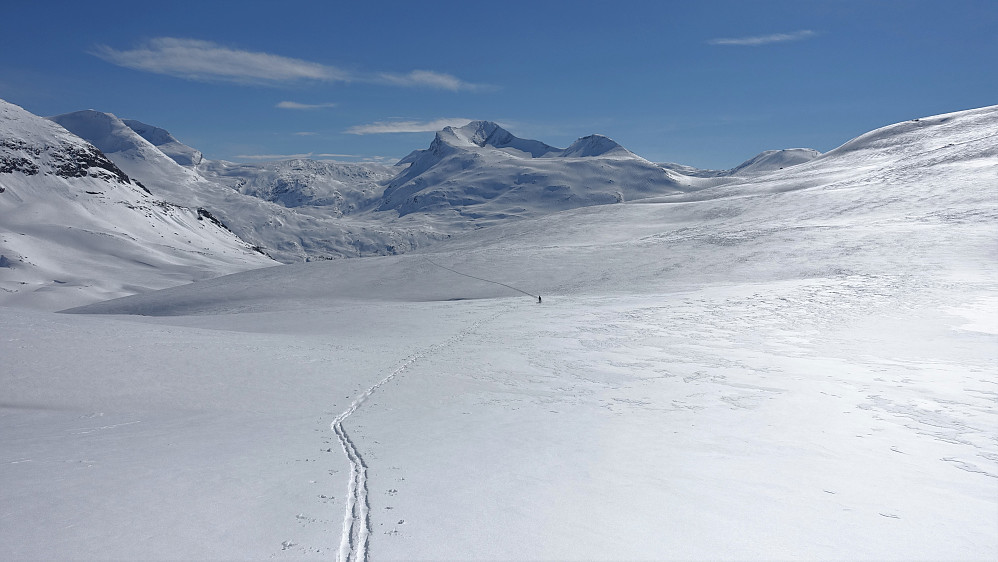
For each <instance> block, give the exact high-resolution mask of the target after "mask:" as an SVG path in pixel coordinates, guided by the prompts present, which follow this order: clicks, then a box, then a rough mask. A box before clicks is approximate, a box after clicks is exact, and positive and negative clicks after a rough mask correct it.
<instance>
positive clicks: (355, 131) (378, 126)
mask: <svg viewBox="0 0 998 562" xmlns="http://www.w3.org/2000/svg"><path fill="white" fill-rule="evenodd" d="M470 122H471V119H459V118H453V119H434V120H433V121H375V122H374V123H368V124H366V125H355V126H353V127H350V128H349V129H347V130H346V132H347V133H349V134H351V135H377V134H386V133H427V132H433V131H439V130H440V129H443V128H444V127H463V126H465V125H467V124H468V123H470Z"/></svg>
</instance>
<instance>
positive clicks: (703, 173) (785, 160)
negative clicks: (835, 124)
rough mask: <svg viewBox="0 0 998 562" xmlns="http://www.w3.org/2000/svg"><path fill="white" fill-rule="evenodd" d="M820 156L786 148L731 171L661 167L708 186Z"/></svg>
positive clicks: (765, 153)
mask: <svg viewBox="0 0 998 562" xmlns="http://www.w3.org/2000/svg"><path fill="white" fill-rule="evenodd" d="M818 156H821V153H820V152H818V151H817V150H814V149H813V148H785V149H783V150H766V151H763V152H760V153H759V154H756V155H755V156H753V157H752V158H749V159H748V160H746V161H744V162H742V163H741V164H739V165H737V166H735V167H734V168H731V169H730V170H701V169H699V168H694V167H693V166H687V165H685V164H676V163H673V162H665V163H662V164H659V165H660V166H662V167H663V168H665V169H667V170H671V171H673V172H676V173H679V174H682V175H684V176H689V177H691V178H700V179H707V180H708V181H706V182H705V181H696V180H693V181H694V183H695V184H696V185H700V186H707V185H721V184H724V183H732V182H735V181H739V180H740V179H741V178H742V177H745V176H754V175H759V174H764V173H768V172H773V171H776V170H782V169H784V168H789V167H791V166H796V165H797V164H803V163H804V162H809V161H811V160H814V159H815V158H817V157H818Z"/></svg>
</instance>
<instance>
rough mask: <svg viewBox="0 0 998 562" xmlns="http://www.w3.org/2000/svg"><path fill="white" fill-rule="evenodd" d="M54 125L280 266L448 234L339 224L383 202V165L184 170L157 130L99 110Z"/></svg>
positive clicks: (393, 249)
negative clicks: (214, 220) (380, 197)
mask: <svg viewBox="0 0 998 562" xmlns="http://www.w3.org/2000/svg"><path fill="white" fill-rule="evenodd" d="M51 119H53V120H55V121H56V122H59V123H60V124H63V125H64V126H66V127H67V128H68V129H69V130H70V131H72V132H73V133H75V134H77V135H79V136H81V137H83V138H85V139H87V140H88V141H90V142H92V143H94V144H96V145H97V146H98V148H101V149H102V150H103V151H104V153H105V154H106V155H107V157H108V158H110V159H111V160H112V161H114V162H115V164H117V165H118V166H119V167H120V168H121V169H123V170H124V171H125V172H126V173H128V175H129V176H131V177H133V178H136V179H137V180H138V181H141V182H142V184H143V185H145V186H146V187H148V188H149V190H150V191H151V192H152V193H153V194H154V195H155V196H156V197H160V198H163V199H165V200H167V201H170V202H171V203H175V204H178V205H184V206H192V207H201V208H205V209H207V210H209V211H210V212H211V213H212V214H213V215H214V216H216V217H218V218H219V219H220V220H221V221H222V222H223V223H225V225H226V226H228V227H229V228H230V229H232V231H233V232H234V233H236V234H237V235H238V236H239V237H240V238H241V239H243V240H245V241H246V242H248V243H250V244H252V245H254V246H257V247H260V248H262V249H263V250H264V251H266V252H267V254H268V255H269V256H271V257H273V258H274V259H277V260H279V261H282V262H284V263H293V262H301V261H306V260H314V259H331V258H339V257H354V256H360V255H379V254H391V253H397V252H404V251H407V250H409V249H411V248H413V247H415V246H417V245H422V244H425V243H427V242H428V241H430V240H433V239H434V238H442V237H444V236H446V234H444V233H439V232H437V231H436V230H435V227H434V226H432V225H429V226H424V225H421V224H398V225H396V224H393V223H392V221H391V219H392V218H393V217H388V216H386V217H375V218H374V220H371V218H369V217H361V218H348V217H343V216H342V215H344V214H346V213H353V212H355V211H357V210H358V209H364V208H370V207H371V205H372V199H374V198H375V197H376V196H377V195H378V194H380V189H381V188H380V187H379V186H378V181H380V180H381V179H383V178H387V177H390V175H391V172H390V170H392V168H391V167H389V166H383V165H379V164H341V163H334V162H315V161H309V160H291V161H283V162H270V163H263V164H233V163H230V162H222V161H210V160H204V159H202V160H201V161H200V163H199V164H198V165H197V166H182V165H181V164H180V163H178V161H177V160H176V159H175V158H171V157H170V156H168V155H167V154H165V153H164V152H162V151H161V150H160V148H159V147H157V146H155V145H154V143H155V142H160V141H165V142H163V143H162V144H160V145H159V146H160V147H163V146H165V147H166V148H167V150H169V151H171V153H173V154H174V156H176V153H178V152H179V153H181V154H184V153H187V151H186V150H184V147H183V145H180V147H178V146H177V144H175V143H174V141H170V140H169V139H172V138H173V137H172V136H171V135H170V134H169V133H167V132H166V131H164V130H162V129H154V128H150V127H149V126H136V127H135V129H133V128H131V127H129V126H128V125H127V124H126V123H125V122H123V121H121V120H120V119H118V118H117V117H115V116H114V115H112V114H110V113H101V112H96V111H81V112H74V113H69V114H65V115H59V116H56V117H52V118H51ZM133 123H135V122H134V121H133ZM140 133H141V134H144V135H146V136H148V137H149V139H152V141H154V142H150V141H149V140H148V139H146V138H144V137H143V136H141V135H140ZM181 160H183V159H181ZM295 205H297V206H295Z"/></svg>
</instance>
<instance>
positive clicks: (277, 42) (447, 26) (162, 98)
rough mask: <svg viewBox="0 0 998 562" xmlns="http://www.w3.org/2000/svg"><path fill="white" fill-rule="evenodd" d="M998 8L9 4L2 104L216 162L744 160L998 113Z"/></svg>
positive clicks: (0, 73) (0, 67) (957, 4)
mask: <svg viewBox="0 0 998 562" xmlns="http://www.w3.org/2000/svg"><path fill="white" fill-rule="evenodd" d="M996 30H998V2H995V1H992V0H982V1H962V0H947V1H933V2H925V1H918V0H910V1H876V0H864V1H860V2H854V1H848V0H842V1H805V0H796V1H782V2H771V1H762V0H760V1H753V2H750V1H736V0H726V1H711V0H704V1H697V2H692V1H690V2H670V1H665V0H660V1H650V2H636V1H634V2H632V1H627V0H619V1H616V2H606V1H602V2H593V1H585V0H575V1H566V2H555V1H543V0H533V1H528V2H522V1H519V0H504V1H503V2H491V3H483V2H467V1H457V2H450V1H443V2H424V3H417V2H382V1H377V0H371V1H366V2H297V1H284V2H280V3H278V2H262V1H252V0H244V1H238V2H227V1H221V0H215V1H207V2H205V1H203V0H202V1H199V2H185V1H182V0H177V1H171V2H160V3H141V4H138V3H135V2H133V1H132V2H117V1H99V0H97V1H90V2H78V1H73V2H60V1H49V2H12V3H9V5H7V6H5V7H4V9H3V18H2V19H0V98H3V99H5V100H7V101H9V102H11V103H15V104H17V105H20V106H21V107H24V108H25V109H27V110H28V111H31V112H32V113H35V114H38V115H57V114H61V113H67V112H71V111H77V110H81V109H96V110H99V111H106V112H110V113H113V114H115V115H117V116H118V117H121V118H128V119H137V120H139V121H142V122H145V123H148V124H151V125H155V126H158V127H162V128H164V129H167V130H169V131H170V132H171V133H173V135H174V136H175V137H177V138H178V139H179V140H180V141H182V142H184V143H185V144H188V145H190V146H193V147H195V148H197V149H199V150H201V151H202V152H203V153H204V154H205V156H206V157H207V158H210V159H221V160H232V161H241V162H249V161H256V160H263V159H277V158H283V157H300V156H311V157H312V158H317V159H335V160H341V161H363V160H374V161H383V162H388V163H394V162H395V161H396V160H397V159H399V158H401V157H403V156H405V155H406V154H408V153H409V152H411V151H412V150H416V149H422V148H426V146H427V145H428V144H429V142H430V141H431V140H432V139H433V134H434V131H436V130H439V129H440V128H442V127H444V126H447V125H461V124H463V123H466V122H467V121H469V120H473V119H484V120H491V121H496V122H498V123H500V124H502V125H503V126H505V127H506V128H507V129H509V130H510V131H511V132H512V133H514V134H515V135H517V136H520V137H523V138H532V139H537V140H541V141H544V142H546V143H548V144H551V145H554V146H559V147H565V146H568V145H569V144H571V142H572V141H574V140H575V139H576V138H579V137H582V136H586V135H589V134H593V133H598V134H603V135H606V136H609V137H611V138H613V139H614V140H616V141H617V142H619V143H620V144H622V145H623V146H625V147H626V148H628V149H630V150H631V151H632V152H634V153H636V154H638V155H640V156H643V157H644V158H647V159H649V160H652V161H655V162H677V163H681V164H687V165H692V166H697V167H700V168H712V169H725V168H731V167H733V166H735V165H737V164H739V163H740V162H742V161H744V160H747V159H749V158H751V157H752V156H754V155H755V154H757V153H759V152H761V151H763V150H768V149H778V148H796V147H807V148H815V149H817V150H820V151H822V152H824V151H828V150H831V149H832V148H835V147H836V146H838V145H840V144H842V143H844V142H846V141H847V140H849V139H851V138H853V137H855V136H857V135H860V134H862V133H864V132H867V131H869V130H872V129H874V128H877V127H880V126H884V125H888V124H891V123H895V122H898V121H904V120H907V119H913V118H916V117H924V116H929V115H935V114H939V113H946V112H951V111H958V110H962V109H971V108H975V107H982V106H987V105H993V104H996V103H998V72H995V70H994V69H996V68H998V31H996Z"/></svg>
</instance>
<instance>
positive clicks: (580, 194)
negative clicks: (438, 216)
mask: <svg viewBox="0 0 998 562" xmlns="http://www.w3.org/2000/svg"><path fill="white" fill-rule="evenodd" d="M398 165H399V166H404V165H408V168H406V169H405V170H404V171H403V172H402V173H400V174H399V175H398V176H396V177H395V178H394V179H392V180H391V181H390V182H389V183H388V187H387V188H386V189H385V193H384V197H383V198H382V202H381V205H380V206H379V207H378V210H382V211H386V210H395V211H397V212H398V213H399V215H400V216H402V215H407V214H410V213H414V212H431V211H433V212H436V211H447V210H456V211H457V212H458V213H460V214H461V215H464V216H468V217H472V218H474V219H475V220H478V221H481V220H482V219H485V220H486V221H487V220H493V219H494V220H499V219H506V218H511V217H525V216H536V215H539V214H544V213H549V212H555V211H561V210H565V209H573V208H576V207H586V206H590V205H603V204H608V203H619V202H623V201H626V200H631V199H640V198H643V197H650V196H655V195H665V194H669V193H675V192H678V191H681V190H682V189H681V187H682V182H681V178H680V176H679V175H678V174H674V173H673V172H670V171H666V170H664V169H663V168H662V167H660V166H657V165H655V164H652V163H651V162H648V161H647V160H645V159H643V158H640V157H638V156H636V155H634V154H633V153H631V152H630V151H628V150H627V149H625V148H624V147H622V146H620V145H619V144H617V143H616V142H614V141H613V140H611V139H609V138H607V137H605V136H602V135H590V136H588V137H583V138H581V139H579V140H577V141H575V142H574V143H572V145H571V146H570V147H569V148H567V149H561V148H555V147H553V146H551V145H548V144H546V143H543V142H541V141H537V140H530V139H521V138H519V137H517V136H515V135H513V134H512V133H510V132H509V131H507V130H506V129H504V128H502V127H501V126H499V125H498V124H496V123H493V122H491V121H472V122H471V123H469V124H467V125H465V126H464V127H445V128H444V129H443V130H441V131H439V132H438V133H437V134H436V136H435V138H434V139H433V142H431V143H430V146H429V148H427V149H426V150H417V151H414V152H412V153H411V154H409V155H408V156H406V157H405V158H403V159H402V160H401V161H399V163H398Z"/></svg>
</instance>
